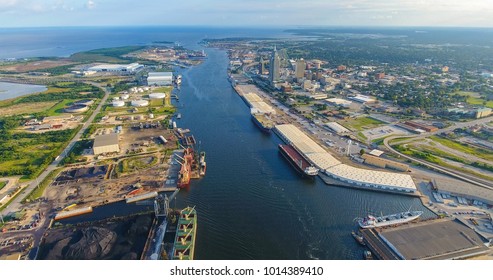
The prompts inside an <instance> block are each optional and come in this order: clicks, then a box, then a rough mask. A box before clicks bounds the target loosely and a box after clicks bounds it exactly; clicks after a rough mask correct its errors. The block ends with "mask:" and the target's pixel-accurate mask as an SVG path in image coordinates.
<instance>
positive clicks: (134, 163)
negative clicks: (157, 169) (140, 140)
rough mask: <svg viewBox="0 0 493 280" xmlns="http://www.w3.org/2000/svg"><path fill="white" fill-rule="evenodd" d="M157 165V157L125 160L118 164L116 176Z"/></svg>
mask: <svg viewBox="0 0 493 280" xmlns="http://www.w3.org/2000/svg"><path fill="white" fill-rule="evenodd" d="M157 163H158V158H157V156H146V157H133V158H127V159H124V160H122V161H120V162H119V163H118V166H117V168H116V171H117V173H118V174H122V173H128V172H133V171H138V170H142V169H146V168H149V167H151V166H154V165H156V164H157Z"/></svg>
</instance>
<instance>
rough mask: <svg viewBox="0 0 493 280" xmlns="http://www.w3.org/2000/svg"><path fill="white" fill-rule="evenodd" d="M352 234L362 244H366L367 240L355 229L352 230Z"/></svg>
mask: <svg viewBox="0 0 493 280" xmlns="http://www.w3.org/2000/svg"><path fill="white" fill-rule="evenodd" d="M351 235H352V236H353V237H354V239H355V240H356V241H357V242H358V243H359V244H360V245H362V246H365V245H366V244H365V240H364V239H363V236H361V235H359V234H357V233H356V232H354V230H353V231H352V232H351Z"/></svg>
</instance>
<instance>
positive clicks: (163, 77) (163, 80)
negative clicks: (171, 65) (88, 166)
mask: <svg viewBox="0 0 493 280" xmlns="http://www.w3.org/2000/svg"><path fill="white" fill-rule="evenodd" d="M172 84H173V73H172V72H149V75H148V76H147V85H149V86H150V85H155V86H169V85H172Z"/></svg>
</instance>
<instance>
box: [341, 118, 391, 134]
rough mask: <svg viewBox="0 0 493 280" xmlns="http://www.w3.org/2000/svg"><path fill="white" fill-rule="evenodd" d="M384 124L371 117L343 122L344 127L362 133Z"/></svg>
mask: <svg viewBox="0 0 493 280" xmlns="http://www.w3.org/2000/svg"><path fill="white" fill-rule="evenodd" d="M381 124H383V122H381V121H377V120H375V119H372V118H369V117H359V118H355V119H350V120H347V121H343V122H341V125H342V126H345V127H347V128H349V129H351V130H353V131H361V130H365V129H370V128H374V127H377V126H379V125H381Z"/></svg>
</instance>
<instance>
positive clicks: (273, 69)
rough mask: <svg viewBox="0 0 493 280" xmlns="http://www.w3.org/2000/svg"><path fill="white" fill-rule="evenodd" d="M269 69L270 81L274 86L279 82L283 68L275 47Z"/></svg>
mask: <svg viewBox="0 0 493 280" xmlns="http://www.w3.org/2000/svg"><path fill="white" fill-rule="evenodd" d="M269 67H270V68H269V81H270V83H271V85H274V84H275V83H276V82H277V81H279V76H280V67H281V60H280V59H279V55H278V54H277V49H276V47H274V50H273V51H272V54H271V57H270V65H269Z"/></svg>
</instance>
